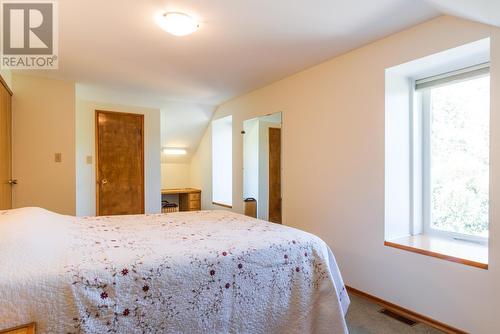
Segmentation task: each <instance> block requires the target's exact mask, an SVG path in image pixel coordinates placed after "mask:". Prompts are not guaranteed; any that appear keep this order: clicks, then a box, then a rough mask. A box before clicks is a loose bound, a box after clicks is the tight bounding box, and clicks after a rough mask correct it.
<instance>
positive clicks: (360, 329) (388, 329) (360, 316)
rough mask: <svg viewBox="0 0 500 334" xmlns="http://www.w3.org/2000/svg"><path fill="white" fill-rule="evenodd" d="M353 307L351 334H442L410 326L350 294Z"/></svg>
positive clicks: (418, 324)
mask: <svg viewBox="0 0 500 334" xmlns="http://www.w3.org/2000/svg"><path fill="white" fill-rule="evenodd" d="M349 297H350V298H351V305H350V306H349V311H348V312H347V326H348V327H349V333H350V334H392V333H394V334H407V333H419V334H442V333H443V332H442V331H439V330H437V329H434V328H432V327H430V326H427V325H424V324H421V323H417V324H416V325H414V326H408V325H407V324H404V323H402V322H400V321H398V320H395V319H393V318H390V317H388V316H386V315H384V314H382V313H380V312H379V310H381V309H382V308H381V307H380V306H379V305H377V304H374V303H372V302H370V301H368V300H366V299H364V298H361V297H358V296H355V295H353V294H349Z"/></svg>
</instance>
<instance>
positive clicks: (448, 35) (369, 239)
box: [191, 17, 500, 334]
mask: <svg viewBox="0 0 500 334" xmlns="http://www.w3.org/2000/svg"><path fill="white" fill-rule="evenodd" d="M488 36H491V60H492V61H491V92H492V96H491V103H492V109H491V110H492V113H491V157H490V163H491V169H490V173H491V176H490V180H491V189H490V216H491V220H490V221H491V224H490V257H489V259H490V265H489V270H482V269H479V268H474V267H470V266H465V265H461V264H457V263H452V262H448V261H444V260H440V259H437V258H433V257H427V256H422V255H419V254H415V253H410V252H405V251H402V250H398V249H394V248H389V247H385V246H384V245H383V243H384V125H385V122H384V111H385V85H384V71H385V69H386V68H388V67H392V66H395V65H398V64H401V63H404V62H408V61H410V60H413V59H417V58H421V57H424V56H426V55H430V54H433V53H436V52H439V51H442V50H445V49H448V48H452V47H456V46H459V45H461V44H465V43H468V42H472V41H475V40H479V39H482V38H485V37H488ZM276 111H282V112H283V124H284V127H283V130H282V131H283V133H282V136H283V149H284V151H283V168H284V171H283V221H284V223H285V224H287V225H290V226H294V227H297V228H300V229H303V230H307V231H309V232H312V233H315V234H317V235H318V236H320V237H321V238H323V239H324V240H325V241H326V242H327V243H328V244H329V245H330V246H331V248H332V249H333V251H334V253H335V254H336V257H337V259H338V262H339V265H340V269H341V271H342V274H343V276H344V278H345V281H346V283H347V284H349V285H351V286H353V287H355V288H358V289H360V290H363V291H366V292H368V293H370V294H373V295H376V296H378V297H380V298H383V299H385V300H388V301H390V302H394V303H396V304H399V305H401V306H403V307H406V308H408V309H411V310H413V311H416V312H418V313H421V314H424V315H427V316H430V317H432V318H434V319H437V320H439V321H442V322H444V323H448V324H450V325H452V326H455V327H458V328H461V329H463V330H466V331H468V332H473V333H479V334H481V333H485V334H486V333H492V332H494V331H495V330H494V328H492V326H493V324H494V319H496V318H497V317H498V310H499V309H500V284H498V282H500V243H499V242H497V241H498V240H499V239H500V29H498V28H494V27H490V26H485V25H482V24H477V23H472V22H468V21H464V20H460V19H456V18H452V17H440V18H437V19H434V20H431V21H428V22H426V23H424V24H421V25H418V26H415V27H413V28H411V29H408V30H405V31H403V32H401V33H398V34H395V35H393V36H390V37H387V38H384V39H381V40H379V41H377V42H375V43H372V44H369V45H366V46H364V47H362V48H359V49H357V50H354V51H351V52H348V53H346V54H344V55H341V56H339V57H336V58H334V59H331V60H329V61H327V62H325V63H323V64H320V65H318V66H315V67H312V68H310V69H307V70H305V71H302V72H300V73H297V74H295V75H293V76H291V77H288V78H285V79H283V80H281V81H278V82H276V83H274V84H272V85H269V86H267V87H264V88H262V89H259V90H256V91H253V92H251V93H249V94H246V95H243V96H241V97H238V98H236V99H233V100H231V101H229V102H227V103H225V104H223V105H221V106H220V107H219V108H218V110H217V111H216V115H215V117H216V118H217V117H222V116H225V115H231V114H232V115H233V124H234V127H233V210H235V211H237V212H243V202H242V201H241V197H242V194H243V191H242V186H243V179H242V178H243V171H242V170H243V139H242V138H241V136H240V135H239V132H240V131H241V129H242V124H243V120H246V119H250V118H253V117H256V116H260V115H264V114H268V113H273V112H276ZM206 140H207V137H206V135H205V137H204V139H203V140H202V143H201V144H200V147H199V149H198V152H197V153H196V155H197V156H198V159H196V160H194V159H193V163H195V162H196V163H197V164H199V166H192V167H191V169H192V170H193V171H194V170H196V171H197V176H196V177H197V182H199V183H200V184H204V185H205V186H206V187H207V188H208V187H210V184H209V183H210V178H211V174H210V171H209V170H208V169H207V170H206V171H203V170H202V167H201V166H203V164H206V162H207V161H209V160H210V151H209V147H210V146H209V145H206V143H204V141H206ZM205 166H207V165H205Z"/></svg>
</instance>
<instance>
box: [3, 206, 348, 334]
mask: <svg viewBox="0 0 500 334" xmlns="http://www.w3.org/2000/svg"><path fill="white" fill-rule="evenodd" d="M0 254H1V256H0V330H1V329H5V328H9V327H14V326H18V325H20V324H24V323H30V322H36V323H37V332H38V333H347V327H346V323H345V313H346V311H347V308H348V305H349V297H348V295H347V293H346V290H345V287H344V284H343V281H342V278H341V275H340V272H339V268H338V267H337V264H336V261H335V258H334V255H333V254H332V252H331V250H330V248H329V247H328V246H327V245H326V244H325V242H323V241H322V240H321V239H319V238H318V237H316V236H314V235H312V234H309V233H306V232H303V231H300V230H297V229H294V228H290V227H286V226H282V225H277V224H272V223H268V222H264V221H261V220H257V219H254V218H250V217H246V216H242V215H239V214H236V213H232V212H228V211H199V212H185V213H184V212H179V213H169V214H158V215H135V216H113V217H83V218H77V217H72V216H64V215H59V214H56V213H53V212H50V211H47V210H43V209H40V208H23V209H15V210H7V211H0Z"/></svg>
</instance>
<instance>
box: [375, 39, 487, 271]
mask: <svg viewBox="0 0 500 334" xmlns="http://www.w3.org/2000/svg"><path fill="white" fill-rule="evenodd" d="M490 45H491V43H490V39H489V38H485V39H481V40H478V41H475V42H471V43H468V44H464V45H460V46H457V47H455V48H452V49H448V50H444V51H441V52H439V53H435V54H432V55H429V56H426V57H423V58H419V59H415V60H412V61H410V62H407V63H403V64H399V65H396V66H393V67H390V68H387V69H386V70H385V133H384V134H385V138H384V141H385V147H384V148H385V149H384V151H385V160H384V161H385V165H384V169H385V177H384V245H386V246H389V247H394V248H398V249H400V250H405V251H410V252H415V253H418V254H423V255H427V256H432V257H436V258H440V259H444V260H447V261H453V262H457V263H461V264H466V265H470V266H474V267H477V268H482V269H488V255H489V254H488V253H489V242H488V230H489V192H490V189H489V184H490V176H489V174H490V171H489V165H490V161H489V160H490V157H489V154H490V67H489V64H490V54H491V52H490V51H491V47H490Z"/></svg>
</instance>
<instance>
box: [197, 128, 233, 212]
mask: <svg viewBox="0 0 500 334" xmlns="http://www.w3.org/2000/svg"><path fill="white" fill-rule="evenodd" d="M211 152H212V125H211V124H210V125H209V126H208V128H207V131H206V132H205V134H204V135H203V137H202V139H201V141H200V144H199V145H198V150H197V151H196V153H195V154H194V155H193V157H192V158H191V165H190V173H189V174H190V181H191V187H193V188H198V189H201V208H202V209H203V210H211V209H214V208H216V207H214V206H213V205H212V154H211ZM233 204H234V202H233ZM217 208H220V207H217Z"/></svg>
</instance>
